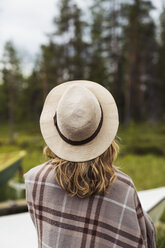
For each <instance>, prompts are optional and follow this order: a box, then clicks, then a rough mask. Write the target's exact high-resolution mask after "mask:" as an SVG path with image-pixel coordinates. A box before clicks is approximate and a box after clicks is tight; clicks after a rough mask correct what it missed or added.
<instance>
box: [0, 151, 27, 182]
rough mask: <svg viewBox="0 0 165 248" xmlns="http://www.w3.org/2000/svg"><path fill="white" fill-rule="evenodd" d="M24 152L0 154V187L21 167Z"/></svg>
mask: <svg viewBox="0 0 165 248" xmlns="http://www.w3.org/2000/svg"><path fill="white" fill-rule="evenodd" d="M25 155H26V152H25V151H19V152H10V153H5V154H4V153H3V154H2V153H1V154H0V186H2V185H4V184H6V183H7V182H8V181H9V179H11V178H12V177H13V176H14V174H15V173H16V171H17V170H18V169H19V168H20V167H21V164H22V160H23V158H24V156H25Z"/></svg>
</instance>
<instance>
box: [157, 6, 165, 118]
mask: <svg viewBox="0 0 165 248" xmlns="http://www.w3.org/2000/svg"><path fill="white" fill-rule="evenodd" d="M160 25H161V27H160V30H161V33H160V49H159V62H158V72H159V77H160V96H161V106H162V108H161V112H162V116H163V117H165V115H164V108H165V69H164V58H165V8H163V11H162V13H161V15H160Z"/></svg>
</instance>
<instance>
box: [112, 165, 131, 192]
mask: <svg viewBox="0 0 165 248" xmlns="http://www.w3.org/2000/svg"><path fill="white" fill-rule="evenodd" d="M115 175H116V180H117V181H119V182H122V183H124V184H125V185H127V186H128V185H129V186H131V187H132V188H134V189H135V185H134V182H133V180H132V178H131V177H130V176H128V175H127V174H126V173H124V172H122V171H121V170H119V169H118V168H115Z"/></svg>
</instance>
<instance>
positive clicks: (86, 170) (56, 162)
mask: <svg viewBox="0 0 165 248" xmlns="http://www.w3.org/2000/svg"><path fill="white" fill-rule="evenodd" d="M44 154H45V155H46V156H47V157H49V158H50V159H51V164H52V165H53V166H54V169H55V171H54V172H55V173H54V175H55V179H56V181H57V183H58V184H59V185H60V186H61V188H62V189H63V190H64V191H65V192H67V193H69V194H70V195H71V196H75V195H76V196H78V197H80V198H85V197H87V196H90V195H93V194H100V193H104V192H105V191H106V189H107V187H108V186H109V185H110V184H111V183H113V181H114V180H115V173H114V166H113V161H114V160H115V158H116V157H117V154H118V145H117V143H116V142H115V141H113V142H112V144H111V145H110V146H109V148H108V149H107V150H106V151H105V152H104V153H103V154H101V155H100V156H98V157H96V158H95V159H92V160H89V161H84V162H71V161H67V160H64V159H61V158H59V157H57V156H56V155H55V154H54V153H53V152H52V151H51V150H50V148H49V147H48V146H46V147H45V148H44Z"/></svg>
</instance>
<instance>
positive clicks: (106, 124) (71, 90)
mask: <svg viewBox="0 0 165 248" xmlns="http://www.w3.org/2000/svg"><path fill="white" fill-rule="evenodd" d="M118 124H119V120H118V110H117V106H116V103H115V100H114V98H113V96H112V95H111V93H110V92H109V91H108V90H107V89H105V88H104V87H103V86H101V85H100V84H97V83H95V82H91V81H86V80H76V81H70V82H66V83H63V84H60V85H58V86H57V87H54V88H53V89H52V90H51V91H50V92H49V94H48V95H47V97H46V100H45V103H44V107H43V110H42V113H41V117H40V128H41V133H42V135H43V138H44V140H45V142H46V144H47V147H46V148H45V153H46V154H47V156H48V157H50V158H51V163H52V165H54V168H55V178H56V181H57V183H58V184H59V185H60V186H61V187H62V188H63V189H64V190H65V191H66V192H68V193H69V194H70V195H72V196H74V195H77V196H78V197H82V198H83V197H87V196H89V195H92V194H95V193H103V192H105V191H106V189H107V187H108V185H109V184H110V183H112V182H113V181H114V179H115V175H114V168H113V161H114V159H115V157H116V155H117V150H118V149H117V148H118V147H117V145H116V143H115V141H114V138H115V136H116V133H117V129H118ZM71 161H72V162H71Z"/></svg>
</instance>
